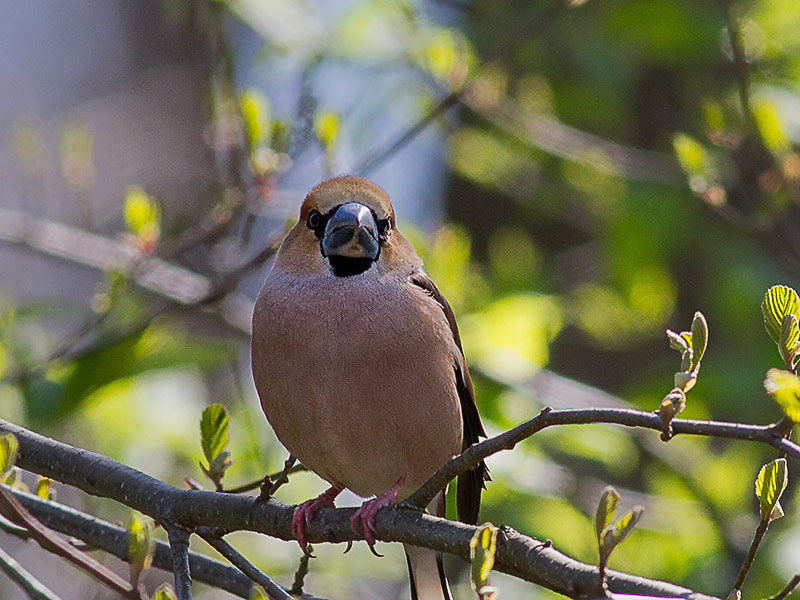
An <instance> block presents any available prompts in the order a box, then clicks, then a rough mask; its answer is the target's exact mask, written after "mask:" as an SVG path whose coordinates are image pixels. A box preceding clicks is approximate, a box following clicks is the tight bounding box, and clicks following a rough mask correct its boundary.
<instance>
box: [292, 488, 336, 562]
mask: <svg viewBox="0 0 800 600" xmlns="http://www.w3.org/2000/svg"><path fill="white" fill-rule="evenodd" d="M341 492H342V488H337V487H335V486H334V487H331V488H329V489H327V490H326V491H324V492H322V493H321V494H320V495H319V496H317V497H316V498H314V499H312V500H306V501H305V502H303V503H302V504H300V505H299V506H298V507H297V508H295V509H294V514H293V515H292V533H294V537H295V538H297V542H298V543H299V544H300V547H301V548H302V549H303V552H306V551H307V548H308V541H307V540H306V525H308V524H309V523H311V519H313V518H314V514H315V513H316V512H317V511H318V510H319V509H320V508H336V506H335V505H334V503H333V501H334V500H335V499H336V496H338V495H339V494H340V493H341Z"/></svg>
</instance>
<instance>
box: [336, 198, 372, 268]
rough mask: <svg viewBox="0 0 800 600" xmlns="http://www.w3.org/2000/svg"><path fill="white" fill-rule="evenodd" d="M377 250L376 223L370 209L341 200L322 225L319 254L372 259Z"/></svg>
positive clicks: (356, 203)
mask: <svg viewBox="0 0 800 600" xmlns="http://www.w3.org/2000/svg"><path fill="white" fill-rule="evenodd" d="M379 253H380V244H379V243H378V226H377V224H376V223H375V217H374V216H373V215H372V211H371V210H370V209H369V208H367V207H366V206H364V205H363V204H359V203H358V202H349V203H347V204H342V205H341V206H340V207H339V208H337V209H336V212H334V213H333V214H332V215H331V216H330V218H329V219H328V223H327V225H326V226H325V232H324V233H323V235H322V254H323V255H324V256H325V257H326V258H328V259H330V258H331V257H343V258H360V259H367V260H369V261H374V260H376V259H377V258H378V254H379Z"/></svg>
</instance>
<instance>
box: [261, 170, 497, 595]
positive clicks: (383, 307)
mask: <svg viewBox="0 0 800 600" xmlns="http://www.w3.org/2000/svg"><path fill="white" fill-rule="evenodd" d="M252 368H253V378H254V380H255V384H256V389H257V390H258V395H259V397H260V399H261V406H262V408H263V409H264V414H265V415H266V416H267V419H268V420H269V422H270V424H271V425H272V428H273V429H274V430H275V434H276V435H277V436H278V439H279V440H280V441H281V443H282V444H283V445H284V446H286V448H287V450H289V452H291V453H292V454H293V455H294V456H295V457H297V459H298V460H300V462H301V463H302V464H303V465H305V466H306V467H307V468H308V469H309V470H310V471H313V472H314V473H316V474H317V475H319V476H320V477H322V478H323V479H325V480H326V481H327V482H328V483H330V485H331V487H330V489H329V490H327V491H326V492H324V493H323V494H322V495H320V496H319V497H318V498H315V499H313V500H309V501H307V502H304V503H303V504H301V505H300V506H298V507H297V508H296V509H295V512H294V518H293V519H292V530H293V532H294V534H295V536H296V538H297V540H298V542H299V543H300V545H301V547H303V549H305V548H306V537H305V526H306V524H307V523H309V522H310V520H311V519H312V518H313V516H314V513H315V512H316V511H317V510H318V509H320V508H322V507H333V506H334V503H333V501H334V498H336V496H337V495H338V494H339V493H340V492H341V491H342V490H343V489H344V488H347V489H349V490H351V491H352V492H354V493H356V494H357V495H359V496H361V497H364V498H366V497H370V496H375V498H373V499H372V500H368V501H366V502H365V503H364V504H363V505H362V506H361V508H360V509H359V510H358V511H357V512H356V514H355V515H354V516H353V519H352V526H353V530H354V531H355V532H356V533H358V532H359V526H360V527H361V529H362V530H363V533H364V538H365V539H366V541H367V543H368V544H369V546H370V548H371V549H372V550H373V552H374V548H373V546H374V544H375V529H374V528H375V514H376V513H377V512H378V510H379V509H380V508H382V507H384V506H388V505H389V504H391V503H392V502H394V501H399V500H403V499H404V498H406V497H407V496H409V495H410V494H411V493H412V492H414V491H415V490H416V489H417V488H418V487H419V486H420V485H422V483H424V482H425V481H426V480H427V479H428V478H429V477H430V476H431V475H433V473H434V472H435V471H436V470H437V469H438V468H439V467H441V466H442V465H443V464H444V463H445V462H446V461H447V460H448V459H449V458H450V457H452V456H453V455H455V454H458V453H460V452H462V451H463V450H464V449H465V448H466V447H468V446H469V445H470V444H473V443H475V442H476V441H478V438H479V436H484V435H485V433H484V430H483V426H482V425H481V421H480V417H479V416H478V410H477V408H476V406H475V400H474V396H473V391H472V382H471V380H470V376H469V372H468V371H467V365H466V363H465V361H464V354H463V351H462V349H461V341H460V339H459V335H458V328H457V327H456V322H455V318H454V316H453V311H452V309H451V308H450V305H449V304H448V303H447V301H446V300H445V299H444V298H443V297H442V295H441V294H440V293H439V290H438V289H436V286H435V285H434V284H433V282H432V281H431V280H430V279H429V278H428V276H427V274H426V273H425V271H424V270H423V269H422V261H421V260H420V258H419V257H418V256H417V254H416V252H415V251H414V248H413V247H412V246H411V244H410V243H409V242H408V241H407V240H406V238H404V237H403V236H402V235H401V234H400V232H399V231H397V229H395V217H394V211H393V209H392V205H391V203H390V202H389V197H388V195H387V194H386V192H384V191H383V190H382V189H381V188H379V187H378V186H376V185H375V184H373V183H370V182H369V181H366V180H364V179H360V178H358V177H350V176H346V177H336V178H333V179H329V180H327V181H323V182H322V183H320V184H319V185H317V186H316V187H315V188H314V189H312V190H311V191H310V192H309V193H308V195H307V196H306V198H305V201H304V202H303V205H302V207H301V209H300V220H299V221H298V222H297V224H296V225H295V226H294V227H293V228H292V230H291V231H290V232H289V233H288V235H287V236H286V239H284V240H283V243H282V244H281V247H280V249H279V250H278V253H277V255H276V258H275V262H274V265H273V267H272V270H271V271H270V273H269V275H268V276H267V278H266V281H265V282H264V286H263V287H262V288H261V292H260V293H259V295H258V299H257V301H256V304H255V310H254V312H253V339H252ZM487 479H488V472H487V470H486V466H485V465H484V464H483V463H481V465H480V466H479V467H477V468H476V469H474V470H473V471H469V472H467V473H465V474H464V475H462V476H461V477H460V478H459V481H458V488H457V504H458V516H459V519H460V520H461V521H464V522H466V523H472V524H474V523H476V522H477V519H478V508H479V505H480V495H481V490H482V488H483V487H484V481H485V480H487ZM428 508H429V510H430V511H431V512H433V513H434V514H437V515H439V516H444V495H443V493H442V494H440V495H439V497H438V498H437V500H434V502H433V503H432V504H431V506H430V507H428ZM405 550H406V558H407V562H408V567H409V574H410V578H411V597H412V598H413V599H420V600H429V599H439V598H445V599H449V598H450V591H449V588H448V586H447V580H446V578H445V576H444V570H443V568H442V558H441V555H440V554H438V553H436V552H434V551H432V550H427V549H422V548H415V547H412V546H406V548H405Z"/></svg>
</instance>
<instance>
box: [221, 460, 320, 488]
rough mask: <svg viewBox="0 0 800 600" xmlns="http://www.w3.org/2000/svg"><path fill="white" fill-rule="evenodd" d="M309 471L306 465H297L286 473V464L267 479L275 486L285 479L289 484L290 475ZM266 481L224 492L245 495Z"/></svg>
mask: <svg viewBox="0 0 800 600" xmlns="http://www.w3.org/2000/svg"><path fill="white" fill-rule="evenodd" d="M296 460H297V459H295V461H296ZM307 470H308V469H306V467H305V466H304V465H302V464H297V465H294V466H292V467H290V468H289V471H288V472H287V471H286V464H285V463H284V467H283V469H281V470H280V471H278V472H276V473H270V474H269V475H267V477H268V478H269V481H270V482H271V485H275V484H277V483H278V481H281V480H282V479H284V478H285V482H288V481H289V478H288V476H289V475H293V474H294V473H300V472H302V471H307ZM264 480H265V478H264V477H262V478H261V479H256V480H255V481H250V482H248V483H243V484H242V485H239V486H237V487H232V488H226V489H224V490H222V491H223V492H225V493H226V494H243V493H244V492H250V491H252V490H256V489H258V488H259V487H261V485H262V484H263V483H264ZM275 489H277V488H275ZM272 493H273V491H272V489H271V488H270V495H272Z"/></svg>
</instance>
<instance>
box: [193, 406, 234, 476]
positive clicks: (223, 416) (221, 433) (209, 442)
mask: <svg viewBox="0 0 800 600" xmlns="http://www.w3.org/2000/svg"><path fill="white" fill-rule="evenodd" d="M228 424H229V422H228V413H227V412H226V410H225V407H224V406H222V405H221V404H212V405H210V406H207V407H206V409H205V410H204V411H203V416H202V417H201V418H200V444H201V446H202V448H203V455H204V456H205V457H206V460H207V461H208V465H209V466H211V465H212V464H213V463H214V460H215V459H216V458H217V457H218V456H219V455H220V454H222V452H224V451H225V448H227V446H228V441H229V440H228Z"/></svg>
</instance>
